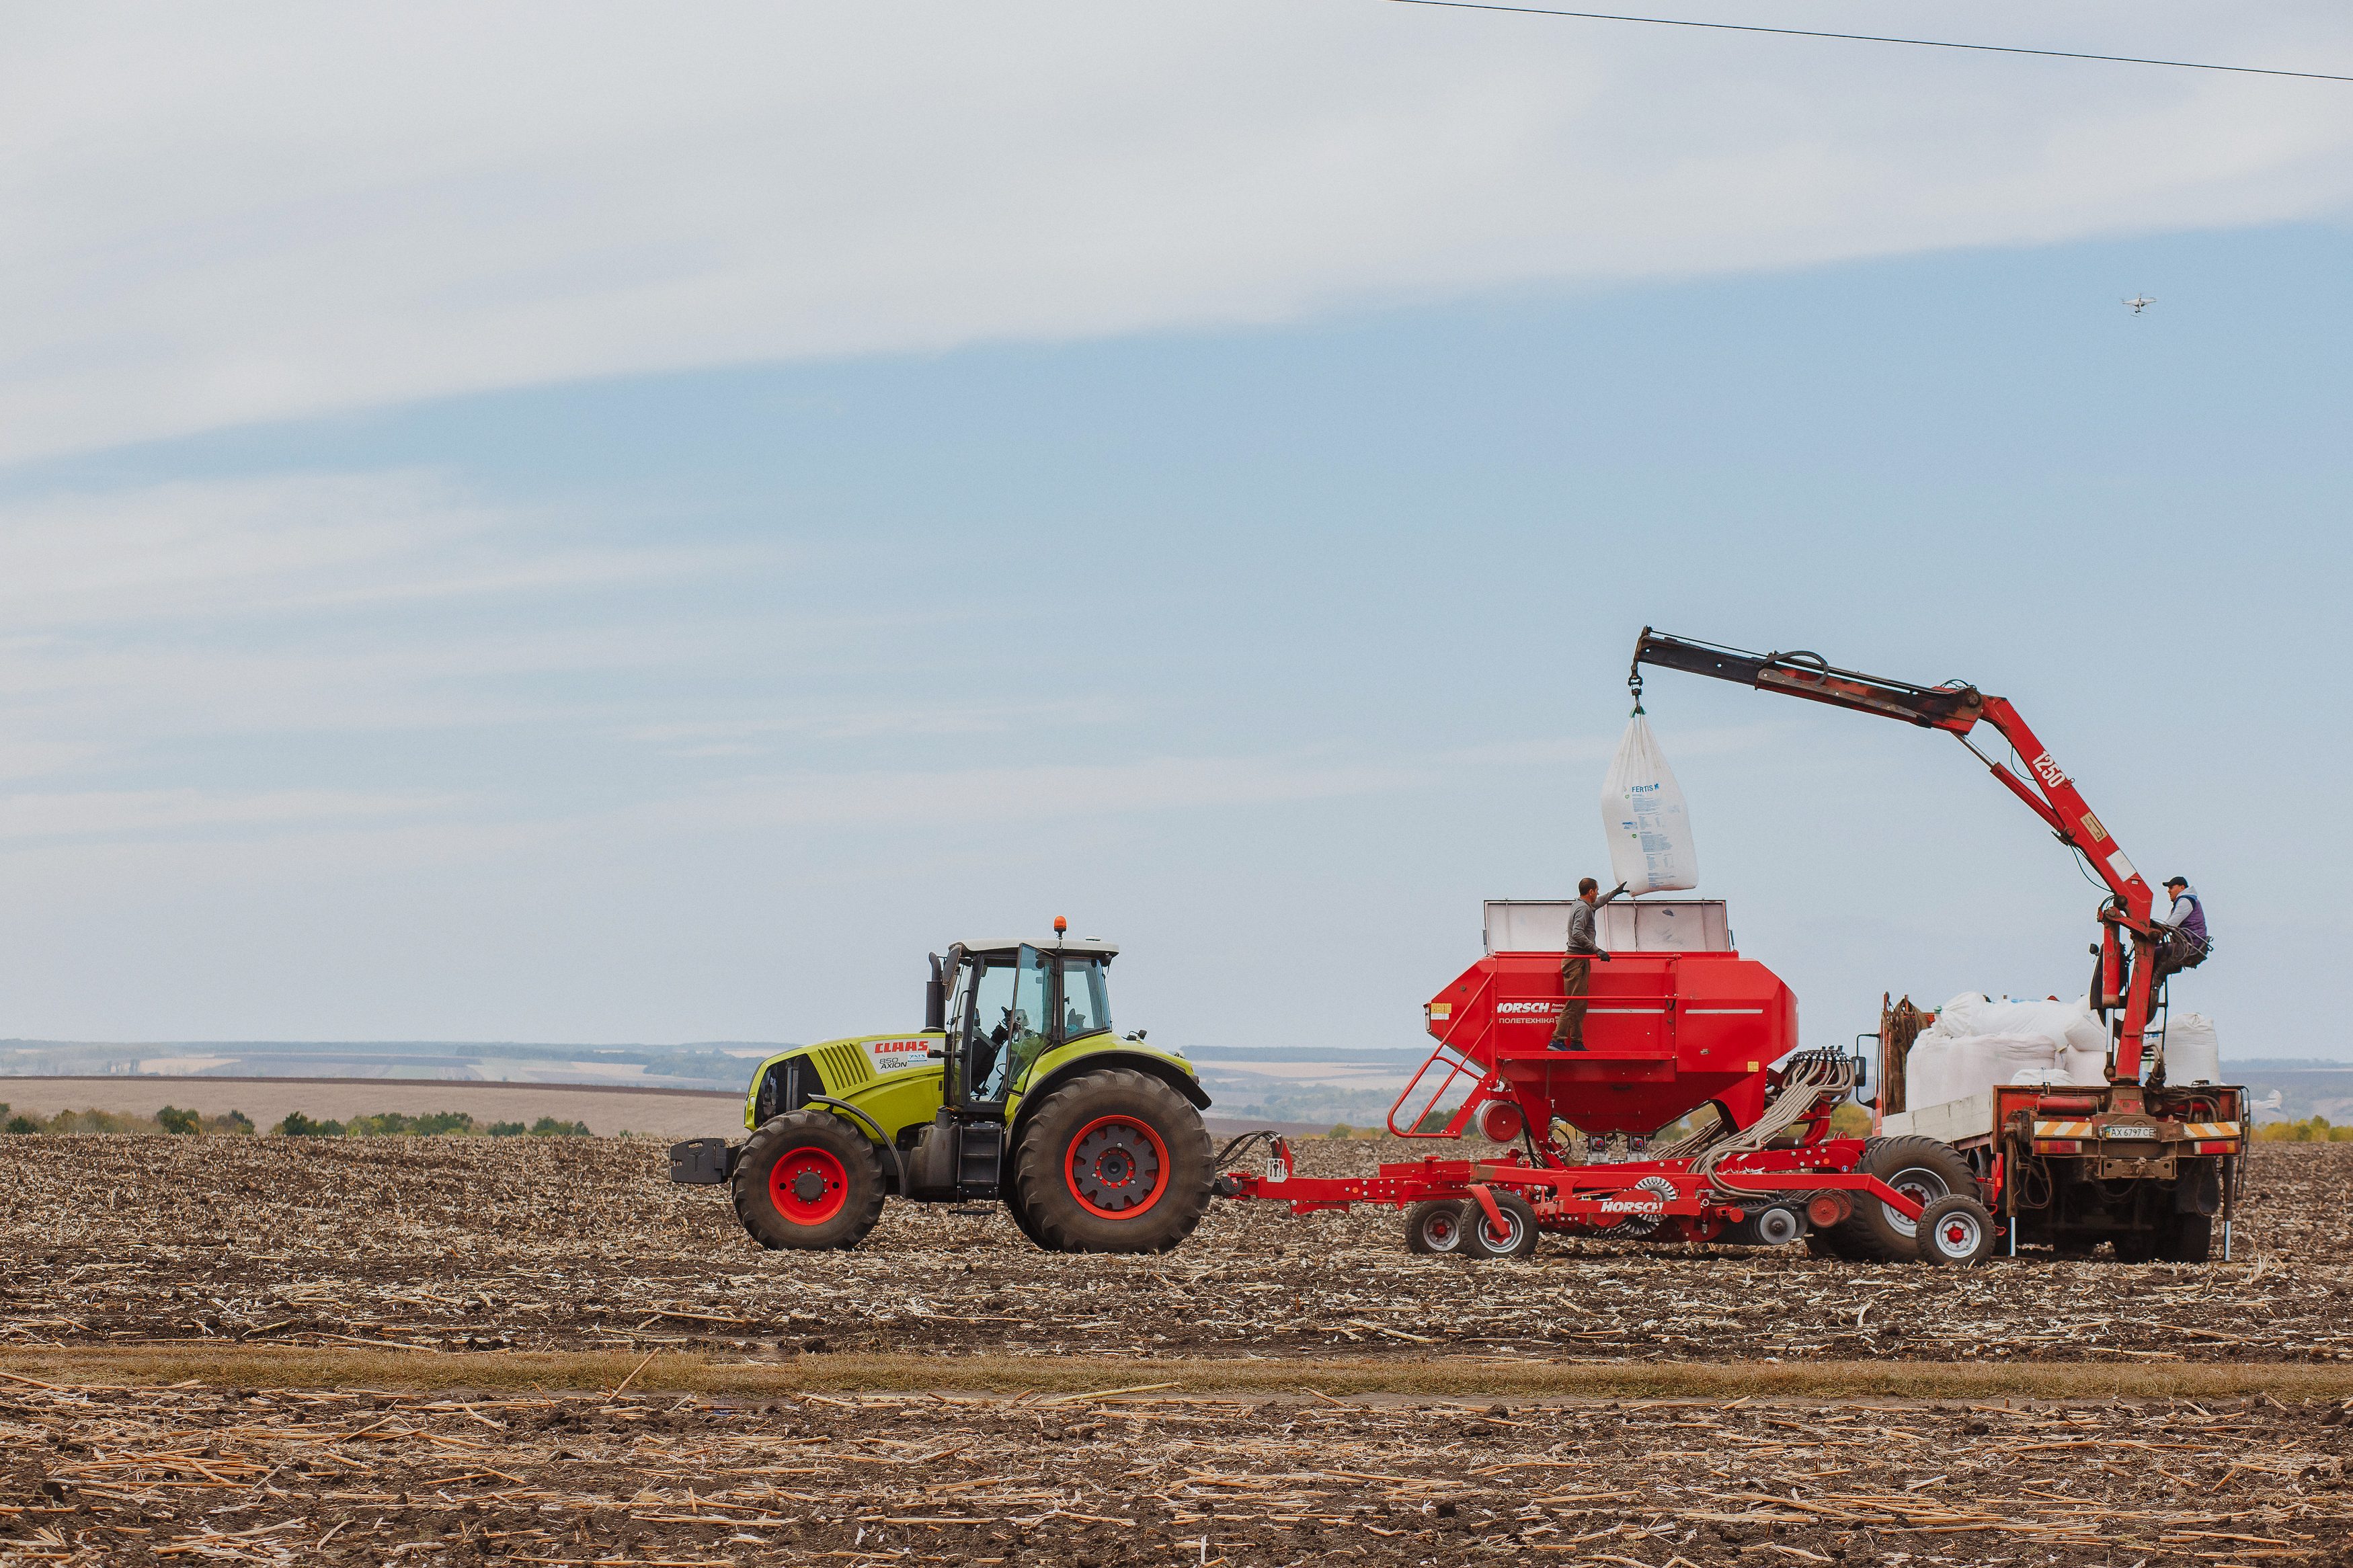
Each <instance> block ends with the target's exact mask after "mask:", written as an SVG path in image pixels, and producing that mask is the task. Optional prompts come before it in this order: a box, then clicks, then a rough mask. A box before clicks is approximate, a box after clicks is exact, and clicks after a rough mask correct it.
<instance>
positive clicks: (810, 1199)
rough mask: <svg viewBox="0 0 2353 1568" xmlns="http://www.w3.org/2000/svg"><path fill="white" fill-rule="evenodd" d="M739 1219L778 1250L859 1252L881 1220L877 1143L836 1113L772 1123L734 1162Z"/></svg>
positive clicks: (807, 1113) (788, 1116)
mask: <svg viewBox="0 0 2353 1568" xmlns="http://www.w3.org/2000/svg"><path fill="white" fill-rule="evenodd" d="M735 1217H736V1218H738V1219H740V1220H742V1221H743V1222H744V1229H745V1230H747V1231H749V1232H751V1234H752V1239H753V1240H754V1241H756V1242H758V1243H759V1244H760V1245H761V1246H763V1247H770V1248H773V1249H779V1250H782V1249H793V1250H798V1251H804V1252H817V1251H824V1250H827V1249H828V1248H833V1247H856V1246H857V1245H858V1244H859V1243H860V1242H861V1241H863V1240H865V1239H866V1233H867V1232H868V1231H870V1230H872V1229H873V1228H874V1222H875V1221H877V1220H879V1219H881V1217H882V1167H881V1163H879V1162H878V1161H877V1160H876V1159H875V1157H874V1145H873V1144H872V1143H871V1142H868V1141H867V1138H866V1134H864V1133H863V1132H860V1131H858V1129H857V1128H855V1127H853V1126H851V1125H850V1124H849V1122H847V1121H843V1120H842V1119H841V1118H840V1117H839V1116H836V1115H834V1114H833V1113H832V1112H831V1111H829V1110H789V1111H786V1113H785V1114H784V1115H782V1116H775V1117H771V1118H769V1119H768V1120H767V1121H764V1122H762V1123H761V1124H760V1128H759V1131H756V1132H754V1133H753V1134H752V1136H751V1137H750V1138H749V1139H748V1140H746V1141H745V1142H744V1152H743V1155H742V1157H741V1158H739V1159H738V1160H737V1161H736V1163H735Z"/></svg>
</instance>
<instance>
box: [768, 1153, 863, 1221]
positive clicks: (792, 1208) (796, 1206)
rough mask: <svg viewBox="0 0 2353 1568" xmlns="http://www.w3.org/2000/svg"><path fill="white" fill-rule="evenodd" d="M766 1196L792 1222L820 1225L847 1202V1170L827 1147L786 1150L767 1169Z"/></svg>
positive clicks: (777, 1210)
mask: <svg viewBox="0 0 2353 1568" xmlns="http://www.w3.org/2000/svg"><path fill="white" fill-rule="evenodd" d="M768 1196H769V1198H770V1199H771V1200H772V1201H774V1203H775V1204H776V1212H777V1213H778V1214H780V1215H784V1216H785V1218H786V1219H787V1220H789V1221H791V1222H792V1223H793V1224H795V1225H823V1224H824V1223H825V1222H826V1221H828V1220H829V1219H831V1218H832V1217H833V1216H834V1215H838V1214H839V1213H840V1212H841V1205H844V1204H846V1203H848V1202H849V1172H848V1171H846V1170H844V1169H842V1164H841V1162H840V1161H839V1160H838V1159H836V1158H834V1156H833V1153H832V1152H831V1151H830V1150H826V1149H818V1148H814V1147H806V1146H805V1147H802V1148H799V1149H787V1150H786V1151H785V1152H783V1153H782V1154H779V1155H777V1156H776V1163H775V1164H774V1165H772V1166H770V1167H769V1169H768Z"/></svg>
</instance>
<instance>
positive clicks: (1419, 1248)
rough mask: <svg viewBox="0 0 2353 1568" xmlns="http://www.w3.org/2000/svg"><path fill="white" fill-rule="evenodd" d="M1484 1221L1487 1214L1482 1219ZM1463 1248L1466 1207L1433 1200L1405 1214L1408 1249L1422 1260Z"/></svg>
mask: <svg viewBox="0 0 2353 1568" xmlns="http://www.w3.org/2000/svg"><path fill="white" fill-rule="evenodd" d="M1479 1217H1480V1218H1482V1219H1484V1218H1485V1217H1486V1215H1480V1216H1479ZM1461 1246H1462V1205H1461V1202H1460V1201H1458V1200H1456V1199H1453V1198H1431V1199H1430V1200H1428V1201H1427V1202H1424V1203H1418V1204H1416V1205H1413V1207H1411V1208H1409V1209H1408V1210H1406V1213H1405V1249H1406V1250H1407V1251H1408V1252H1410V1253H1412V1254H1414V1255H1415V1256H1416V1257H1419V1258H1443V1257H1445V1256H1446V1255H1448V1254H1449V1253H1451V1252H1456V1251H1459V1250H1461Z"/></svg>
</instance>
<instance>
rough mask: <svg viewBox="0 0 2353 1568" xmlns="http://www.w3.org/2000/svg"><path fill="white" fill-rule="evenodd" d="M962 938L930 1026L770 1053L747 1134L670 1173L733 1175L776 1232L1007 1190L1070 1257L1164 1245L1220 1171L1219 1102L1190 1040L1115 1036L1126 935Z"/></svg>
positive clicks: (718, 1179)
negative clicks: (1116, 974) (1114, 968)
mask: <svg viewBox="0 0 2353 1568" xmlns="http://www.w3.org/2000/svg"><path fill="white" fill-rule="evenodd" d="M1065 927H1066V922H1065V921H1061V920H1060V919H1057V920H1056V921H1055V922H1054V930H1055V937H1054V940H1053V941H1051V942H1035V943H1033V942H1020V941H1018V940H1008V941H1005V942H956V943H954V944H953V945H951V946H950V947H949V949H948V951H947V954H946V956H945V957H944V958H943V957H942V956H940V955H939V954H937V953H934V954H933V955H932V961H931V962H932V974H931V979H930V980H929V981H928V982H927V983H926V984H925V988H924V998H923V1003H924V1022H923V1028H922V1029H921V1030H919V1031H917V1032H914V1033H912V1034H895V1035H861V1036H857V1037H851V1038H849V1039H840V1040H828V1041H826V1042H824V1043H823V1044H821V1045H815V1046H807V1047H797V1048H795V1049H793V1050H791V1051H786V1052H784V1053H782V1054H780V1055H777V1056H774V1057H771V1058H768V1059H767V1060H765V1061H764V1062H762V1063H761V1064H760V1066H759V1069H758V1070H757V1071H756V1072H754V1074H753V1075H752V1083H751V1088H750V1089H749V1091H748V1093H747V1094H746V1096H745V1101H744V1126H745V1128H746V1129H748V1130H749V1131H750V1133H751V1136H750V1137H749V1138H747V1139H745V1140H744V1142H741V1143H730V1142H727V1141H726V1140H724V1139H721V1138H699V1139H694V1140H692V1141H691V1142H684V1143H680V1144H676V1145H673V1146H672V1148H671V1149H670V1180H671V1181H673V1182H688V1183H699V1184H728V1185H729V1186H730V1187H731V1188H732V1189H733V1194H734V1200H735V1213H736V1215H737V1216H738V1217H739V1218H741V1219H742V1220H743V1222H744V1229H745V1230H746V1231H748V1232H750V1233H751V1236H752V1238H753V1239H754V1240H755V1241H757V1242H758V1243H760V1245H761V1246H763V1247H789V1248H803V1249H809V1248H826V1247H856V1246H857V1245H858V1244H859V1243H860V1241H862V1240H864V1239H865V1237H866V1234H867V1233H868V1232H869V1231H871V1230H872V1229H873V1228H874V1226H875V1222H876V1221H878V1220H879V1219H881V1215H882V1200H883V1199H884V1198H885V1197H886V1196H890V1195H893V1194H895V1195H897V1196H899V1197H902V1198H907V1199H912V1200H913V1201H914V1202H917V1203H948V1204H971V1203H991V1202H1001V1203H1003V1204H1004V1205H1005V1206H1006V1208H1007V1209H1008V1211H1010V1213H1011V1215H1012V1216H1013V1222H1014V1224H1015V1225H1017V1226H1019V1227H1020V1229H1021V1232H1022V1234H1023V1235H1025V1236H1027V1237H1029V1239H1030V1240H1031V1241H1033V1242H1035V1243H1037V1244H1038V1245H1039V1247H1044V1248H1046V1249H1047V1250H1048V1251H1051V1252H1162V1251H1166V1249H1167V1248H1169V1247H1174V1246H1176V1244H1177V1243H1178V1242H1181V1241H1183V1240H1184V1239H1185V1238H1186V1237H1188V1236H1190V1235H1192V1234H1193V1228H1194V1226H1198V1224H1200V1222H1201V1215H1202V1214H1203V1213H1204V1212H1206V1211H1207V1209H1208V1206H1209V1183H1210V1178H1211V1176H1212V1175H1213V1172H1212V1170H1211V1168H1210V1167H1211V1160H1210V1152H1209V1135H1208V1131H1207V1130H1206V1129H1205V1128H1204V1127H1203V1126H1202V1125H1201V1111H1202V1110H1205V1109H1207V1108H1208V1103H1209V1097H1208V1093H1206V1092H1205V1091H1204V1090H1203V1089H1202V1088H1201V1084H1200V1079H1199V1078H1198V1075H1197V1074H1196V1073H1195V1072H1194V1070H1193V1068H1192V1065H1191V1064H1190V1063H1188V1062H1187V1061H1186V1059H1185V1058H1184V1056H1183V1055H1182V1054H1181V1053H1180V1052H1176V1051H1172V1050H1166V1049H1163V1048H1161V1047H1155V1046H1149V1045H1146V1044H1145V1038H1144V1031H1142V1030H1140V1029H1139V1030H1137V1031H1135V1032H1134V1034H1131V1035H1128V1036H1125V1037H1122V1036H1119V1035H1117V1034H1115V1033H1113V1028H1112V1021H1111V994H1110V987H1109V984H1108V980H1107V978H1106V977H1107V974H1108V972H1109V970H1110V968H1111V963H1112V960H1113V958H1114V957H1116V956H1117V955H1118V952H1119V949H1118V948H1116V947H1115V946H1113V945H1112V944H1111V943H1109V942H1097V941H1077V940H1073V939H1071V938H1069V937H1067V936H1065V935H1064V934H1063V932H1064V931H1065Z"/></svg>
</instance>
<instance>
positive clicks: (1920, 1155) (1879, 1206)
mask: <svg viewBox="0 0 2353 1568" xmlns="http://www.w3.org/2000/svg"><path fill="white" fill-rule="evenodd" d="M1859 1168H1860V1169H1861V1170H1862V1173H1864V1174H1865V1175H1871V1176H1877V1177H1878V1178H1879V1179H1880V1180H1881V1181H1883V1182H1884V1183H1886V1184H1888V1185H1889V1186H1891V1187H1894V1189H1895V1190H1896V1191H1897V1192H1900V1193H1902V1194H1905V1196H1907V1197H1909V1198H1911V1199H1913V1200H1914V1201H1915V1202H1917V1203H1919V1204H1922V1205H1926V1204H1930V1203H1933V1202H1935V1201H1936V1199H1938V1198H1943V1197H1951V1196H1954V1195H1955V1194H1959V1195H1961V1196H1964V1197H1973V1196H1975V1195H1976V1194H1977V1190H1978V1184H1977V1178H1976V1177H1975V1176H1973V1175H1971V1174H1970V1173H1969V1166H1968V1161H1966V1160H1964V1159H1962V1158H1961V1155H1960V1151H1959V1150H1957V1149H1955V1148H1954V1147H1953V1146H1952V1145H1951V1144H1949V1143H1942V1142H1937V1141H1936V1139H1934V1138H1922V1137H1918V1136H1906V1137H1902V1138H1873V1140H1871V1142H1868V1143H1865V1144H1864V1145H1863V1146H1862V1162H1861V1163H1860V1167H1859ZM1855 1195H1856V1198H1857V1202H1856V1204H1855V1207H1854V1214H1853V1215H1852V1217H1851V1218H1849V1219H1848V1220H1847V1221H1846V1222H1845V1223H1844V1224H1842V1225H1841V1226H1838V1227H1837V1230H1836V1232H1835V1233H1834V1236H1835V1240H1836V1241H1837V1242H1838V1243H1840V1244H1841V1245H1843V1246H1845V1247H1847V1248H1848V1249H1849V1254H1848V1255H1849V1256H1851V1257H1852V1258H1855V1259H1856V1260H1858V1261H1860V1262H1864V1263H1908V1262H1910V1261H1912V1260H1913V1259H1915V1258H1918V1257H1919V1256H1920V1244H1919V1229H1918V1227H1917V1226H1915V1225H1914V1224H1913V1222H1912V1221H1910V1220H1908V1219H1905V1218H1904V1217H1903V1216H1902V1215H1899V1214H1897V1213H1896V1212H1895V1211H1894V1209H1892V1208H1890V1207H1888V1206H1887V1205H1886V1204H1884V1203H1883V1202H1881V1201H1879V1200H1878V1199H1876V1198H1873V1197H1872V1196H1871V1195H1870V1194H1867V1193H1858V1194H1855Z"/></svg>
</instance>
